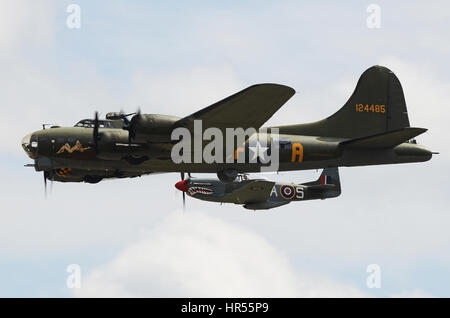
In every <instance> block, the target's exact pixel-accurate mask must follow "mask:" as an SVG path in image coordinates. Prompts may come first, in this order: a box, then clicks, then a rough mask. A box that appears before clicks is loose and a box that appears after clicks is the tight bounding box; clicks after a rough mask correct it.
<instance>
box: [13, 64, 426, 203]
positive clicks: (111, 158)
mask: <svg viewBox="0 0 450 318" xmlns="http://www.w3.org/2000/svg"><path fill="white" fill-rule="evenodd" d="M294 94H295V90H294V89H292V88H290V87H288V86H284V85H279V84H257V85H253V86H250V87H248V88H246V89H244V90H242V91H240V92H237V93H236V94H234V95H231V96H229V97H227V98H225V99H223V100H221V101H218V102H216V103H215V104H213V105H211V106H208V107H206V108H203V109H201V110H199V111H197V112H195V113H193V114H191V115H189V116H186V117H183V118H180V117H175V116H169V115H157V114H141V113H140V111H139V112H137V113H132V114H124V113H122V112H118V113H108V114H106V118H105V119H99V118H98V114H97V113H95V118H94V119H84V120H80V121H79V122H78V123H76V124H75V126H74V127H60V126H52V127H50V128H47V129H45V128H46V127H45V126H44V127H43V128H44V129H42V130H39V131H36V132H33V133H31V134H29V135H27V136H25V137H24V138H23V140H22V147H23V149H24V150H25V152H26V153H27V155H28V156H29V157H30V158H31V159H33V161H34V163H32V164H28V165H27V166H32V167H34V168H35V170H36V171H42V172H43V175H44V181H45V183H46V181H47V180H48V179H49V180H52V181H60V182H87V183H97V182H99V181H101V180H103V179H107V178H127V177H130V178H132V177H138V176H142V175H146V174H152V173H165V172H179V173H182V175H183V176H184V173H215V174H217V176H218V179H219V180H208V181H204V182H203V183H205V184H208V186H197V187H196V186H195V184H196V183H199V182H200V181H201V180H202V179H200V178H199V179H197V178H195V179H194V178H189V179H187V180H184V181H183V182H185V183H183V184H178V186H177V188H179V189H180V190H182V191H184V192H183V193H185V192H186V193H188V194H189V195H191V196H192V197H198V198H201V199H205V200H209V201H216V202H233V203H237V204H244V207H246V208H250V209H267V208H271V207H276V206H280V205H284V204H286V203H289V202H290V201H294V200H303V199H307V198H326V197H333V196H337V195H339V194H340V184H339V183H326V184H319V185H308V184H301V185H286V186H285V187H284V188H283V185H282V184H277V183H274V182H271V181H267V180H243V178H244V177H243V175H245V174H248V173H254V172H261V171H280V172H281V171H294V170H305V169H325V170H324V173H325V174H326V177H327V178H328V177H330V180H333V178H335V177H333V176H336V175H338V174H337V169H336V168H337V167H341V166H346V167H351V166H366V165H381V164H394V163H409V162H422V161H427V160H430V159H431V157H432V154H433V153H432V152H431V151H429V150H428V149H426V148H425V147H423V146H421V145H418V144H417V143H416V141H415V139H414V138H415V137H416V136H418V135H420V134H422V133H424V132H425V131H426V130H427V129H425V128H416V127H410V123H409V118H408V113H407V109H406V102H405V98H404V95H403V89H402V87H401V84H400V81H399V80H398V78H397V77H396V76H395V74H394V73H393V72H391V71H390V70H389V69H387V68H386V67H383V66H373V67H371V68H369V69H367V70H366V71H365V72H364V73H363V74H362V75H361V77H360V79H359V81H358V83H357V85H356V88H355V91H354V92H353V94H352V95H351V97H350V99H349V100H348V101H347V102H346V103H345V105H344V106H343V107H342V108H341V109H339V110H338V111H337V112H336V113H334V114H333V115H331V116H329V117H327V118H325V119H323V120H320V121H317V122H312V123H306V124H294V125H286V126H277V127H262V126H263V124H264V123H265V122H266V121H267V120H268V119H269V118H271V117H272V116H273V115H274V114H275V112H276V111H278V110H279V109H280V108H281V107H282V106H283V105H284V104H285V103H286V102H287V101H288V100H289V99H290V98H291V97H292V96H293V95H294ZM330 168H331V169H330ZM328 172H331V173H330V174H327V173H328ZM237 178H240V180H239V181H236V179H237ZM183 179H184V178H183ZM334 180H337V181H338V180H339V178H337V179H334ZM200 183H201V182H200ZM333 186H334V187H333ZM331 188H333V189H331ZM202 189H203V190H202ZM252 189H253V190H252ZM202 191H204V193H202ZM208 191H213V193H207V192H208ZM289 191H291V192H290V193H291V194H289V193H288V192H289ZM191 192H192V193H191ZM271 192H272V194H271ZM274 193H276V195H277V196H275V194H274ZM292 193H294V194H292ZM302 194H303V195H304V197H303V198H300V197H299V196H301V195H302ZM291 195H292V197H291ZM252 196H254V197H255V198H254V199H251V198H252ZM212 198H214V199H212ZM242 198H245V199H242ZM249 198H250V199H249ZM286 198H287V199H286ZM252 200H253V201H252Z"/></svg>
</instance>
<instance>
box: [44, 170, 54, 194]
mask: <svg viewBox="0 0 450 318" xmlns="http://www.w3.org/2000/svg"><path fill="white" fill-rule="evenodd" d="M47 180H50V194H51V193H52V191H53V180H54V178H53V172H50V171H46V170H45V171H44V191H45V198H47Z"/></svg>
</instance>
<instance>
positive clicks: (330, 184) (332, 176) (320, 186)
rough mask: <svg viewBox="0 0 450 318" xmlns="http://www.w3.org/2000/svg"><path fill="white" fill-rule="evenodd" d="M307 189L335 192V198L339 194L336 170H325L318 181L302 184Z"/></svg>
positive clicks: (339, 186) (339, 182) (339, 183)
mask: <svg viewBox="0 0 450 318" xmlns="http://www.w3.org/2000/svg"><path fill="white" fill-rule="evenodd" d="M302 185H305V186H308V188H309V189H317V190H332V191H336V193H335V194H336V196H337V195H339V194H340V193H341V181H340V178H339V170H338V168H325V169H323V171H322V173H321V174H320V176H319V179H317V180H316V181H312V182H307V183H303V184H302Z"/></svg>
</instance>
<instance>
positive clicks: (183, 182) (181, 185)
mask: <svg viewBox="0 0 450 318" xmlns="http://www.w3.org/2000/svg"><path fill="white" fill-rule="evenodd" d="M187 183H188V181H187V180H181V181H178V182H177V183H175V188H177V189H178V190H180V191H183V192H186V191H187V190H188V189H189V187H188V185H187Z"/></svg>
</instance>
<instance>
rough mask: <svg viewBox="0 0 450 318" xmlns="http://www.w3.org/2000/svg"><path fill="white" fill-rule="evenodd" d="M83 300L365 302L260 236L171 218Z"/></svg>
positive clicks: (105, 270) (93, 280)
mask: <svg viewBox="0 0 450 318" xmlns="http://www.w3.org/2000/svg"><path fill="white" fill-rule="evenodd" d="M75 296H80V297H100V296H106V297H316V296H323V297H327V296H337V297H342V296H349V297H352V296H364V293H363V292H361V291H360V290H358V289H357V288H354V287H351V286H346V285H342V284H338V283H336V282H333V281H330V280H328V279H326V278H324V277H320V276H317V275H314V274H311V273H297V272H296V271H295V270H294V268H293V267H292V265H291V264H290V262H289V260H288V259H287V257H286V256H285V255H284V254H283V253H282V252H280V251H279V250H277V249H276V248H275V247H273V246H272V245H270V244H269V243H268V242H267V240H265V239H264V238H263V237H261V236H260V235H258V234H256V233H253V232H251V231H249V230H247V229H245V228H243V227H241V226H238V225H235V224H232V223H229V222H225V221H223V220H220V219H218V218H214V217H211V216H208V215H207V214H205V213H196V212H188V213H185V214H182V213H181V212H176V213H172V214H171V215H169V216H168V217H167V218H165V219H164V220H163V221H162V222H160V223H159V224H157V225H155V226H154V227H153V228H152V229H150V230H149V231H148V232H147V233H146V234H144V235H143V236H142V237H141V239H140V240H138V241H137V242H135V243H133V244H131V245H129V246H128V247H126V248H125V249H124V250H123V251H122V252H121V253H120V254H119V255H117V256H116V257H115V258H114V259H113V260H112V261H111V262H109V263H108V264H106V265H103V266H100V267H97V268H94V269H93V270H92V271H90V272H89V273H88V274H87V276H86V278H84V279H83V281H82V288H81V289H79V290H76V291H75Z"/></svg>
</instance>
